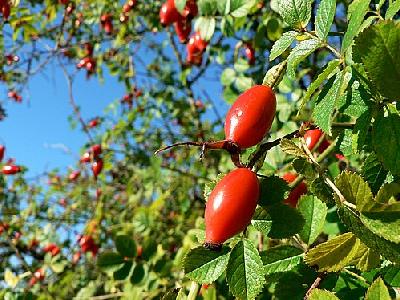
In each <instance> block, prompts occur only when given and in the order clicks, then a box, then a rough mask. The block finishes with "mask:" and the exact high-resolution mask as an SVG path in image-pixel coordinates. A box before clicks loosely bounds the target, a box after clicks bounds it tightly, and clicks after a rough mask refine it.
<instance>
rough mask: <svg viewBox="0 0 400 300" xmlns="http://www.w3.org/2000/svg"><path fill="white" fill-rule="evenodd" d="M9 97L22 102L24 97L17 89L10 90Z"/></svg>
mask: <svg viewBox="0 0 400 300" xmlns="http://www.w3.org/2000/svg"><path fill="white" fill-rule="evenodd" d="M8 98H12V99H14V100H15V102H22V97H21V95H19V94H18V93H17V92H16V91H9V92H8Z"/></svg>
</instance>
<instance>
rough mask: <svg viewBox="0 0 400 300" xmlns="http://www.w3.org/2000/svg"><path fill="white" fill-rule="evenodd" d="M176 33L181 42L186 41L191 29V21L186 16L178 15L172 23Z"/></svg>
mask: <svg viewBox="0 0 400 300" xmlns="http://www.w3.org/2000/svg"><path fill="white" fill-rule="evenodd" d="M174 27H175V32H176V35H177V36H178V39H179V41H180V42H181V43H186V42H187V40H188V37H189V35H190V31H191V30H192V23H191V21H190V20H187V19H186V18H183V17H180V18H179V19H178V21H176V22H175V24H174Z"/></svg>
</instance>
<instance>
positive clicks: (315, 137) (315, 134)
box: [304, 129, 324, 150]
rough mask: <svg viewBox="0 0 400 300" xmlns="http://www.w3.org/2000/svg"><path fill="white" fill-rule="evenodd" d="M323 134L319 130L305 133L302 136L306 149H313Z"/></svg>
mask: <svg viewBox="0 0 400 300" xmlns="http://www.w3.org/2000/svg"><path fill="white" fill-rule="evenodd" d="M323 134H324V133H323V131H322V130H320V129H312V130H307V132H306V133H305V134H304V139H305V141H306V145H307V148H308V149H310V150H312V149H314V147H315V145H316V144H317V143H318V142H319V140H320V139H321V136H322V135H323Z"/></svg>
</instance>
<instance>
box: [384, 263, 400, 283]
mask: <svg viewBox="0 0 400 300" xmlns="http://www.w3.org/2000/svg"><path fill="white" fill-rule="evenodd" d="M381 274H383V279H385V282H386V283H387V284H388V285H391V286H392V287H397V288H398V287H400V267H397V266H394V265H391V266H388V267H386V268H384V269H382V271H381Z"/></svg>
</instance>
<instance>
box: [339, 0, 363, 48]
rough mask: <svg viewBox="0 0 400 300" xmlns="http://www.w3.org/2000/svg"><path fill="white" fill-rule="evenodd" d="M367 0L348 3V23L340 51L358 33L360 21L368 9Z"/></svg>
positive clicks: (349, 44)
mask: <svg viewBox="0 0 400 300" xmlns="http://www.w3.org/2000/svg"><path fill="white" fill-rule="evenodd" d="M369 3H370V1H369V0H355V1H353V2H352V3H351V4H350V5H349V25H348V26H347V30H346V33H345V34H344V37H343V43H342V53H345V52H346V50H347V49H348V48H349V47H350V46H351V45H352V43H353V39H354V38H355V37H356V36H357V34H358V33H359V30H360V27H361V23H362V22H363V21H364V16H365V14H366V13H367V11H368V7H369Z"/></svg>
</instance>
